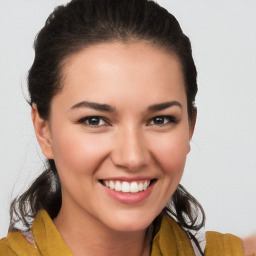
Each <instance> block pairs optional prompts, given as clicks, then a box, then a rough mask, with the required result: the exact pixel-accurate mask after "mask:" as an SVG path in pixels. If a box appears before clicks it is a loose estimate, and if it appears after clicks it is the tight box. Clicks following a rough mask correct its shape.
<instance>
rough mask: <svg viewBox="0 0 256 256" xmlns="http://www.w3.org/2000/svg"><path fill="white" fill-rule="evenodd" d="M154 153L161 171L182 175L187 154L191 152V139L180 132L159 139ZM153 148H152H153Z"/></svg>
mask: <svg viewBox="0 0 256 256" xmlns="http://www.w3.org/2000/svg"><path fill="white" fill-rule="evenodd" d="M157 141H158V143H157V145H155V146H154V150H152V153H153V155H154V158H155V159H156V161H157V162H158V165H160V167H161V169H162V170H163V171H164V172H165V173H166V174H170V175H178V176H180V175H182V173H183V169H184V165H185V162H186V157H187V154H188V152H189V150H190V146H189V138H188V136H186V133H184V132H180V133H175V134H170V135H169V136H162V137H159V138H158V140H157ZM151 148H152V147H151Z"/></svg>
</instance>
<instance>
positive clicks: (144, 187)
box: [143, 181, 148, 190]
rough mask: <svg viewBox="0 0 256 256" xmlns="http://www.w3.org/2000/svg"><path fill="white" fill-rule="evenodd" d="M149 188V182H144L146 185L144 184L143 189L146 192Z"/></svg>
mask: <svg viewBox="0 0 256 256" xmlns="http://www.w3.org/2000/svg"><path fill="white" fill-rule="evenodd" d="M147 187H148V182H147V181H145V182H144V184H143V189H144V190H146V189H147Z"/></svg>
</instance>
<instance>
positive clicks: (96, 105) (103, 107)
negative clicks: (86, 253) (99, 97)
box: [71, 101, 115, 112]
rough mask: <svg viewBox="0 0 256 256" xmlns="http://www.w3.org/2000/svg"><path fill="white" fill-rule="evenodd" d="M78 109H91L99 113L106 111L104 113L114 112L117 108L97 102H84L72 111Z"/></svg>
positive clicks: (75, 106) (76, 105)
mask: <svg viewBox="0 0 256 256" xmlns="http://www.w3.org/2000/svg"><path fill="white" fill-rule="evenodd" d="M77 108H91V109H95V110H99V111H104V112H114V111H115V108H114V107H112V106H110V105H107V104H99V103H96V102H88V101H82V102H79V103H77V104H75V105H74V106H73V107H71V109H72V110H73V109H77Z"/></svg>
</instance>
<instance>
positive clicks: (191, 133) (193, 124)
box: [189, 108, 197, 140]
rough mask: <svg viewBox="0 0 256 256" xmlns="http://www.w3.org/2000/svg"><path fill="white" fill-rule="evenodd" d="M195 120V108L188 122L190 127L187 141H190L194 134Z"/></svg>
mask: <svg viewBox="0 0 256 256" xmlns="http://www.w3.org/2000/svg"><path fill="white" fill-rule="evenodd" d="M196 118H197V109H196V108H195V109H194V110H193V113H192V117H191V120H190V127H189V139H190V140H191V139H192V136H193V134H194V130H195V126H196Z"/></svg>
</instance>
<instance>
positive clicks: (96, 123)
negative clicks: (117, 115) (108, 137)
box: [78, 116, 109, 128]
mask: <svg viewBox="0 0 256 256" xmlns="http://www.w3.org/2000/svg"><path fill="white" fill-rule="evenodd" d="M78 123H80V124H84V125H88V126H91V127H95V128H96V127H100V126H106V125H109V124H108V123H107V121H106V120H104V119H103V118H102V117H100V116H88V117H84V118H82V119H80V120H79V121H78Z"/></svg>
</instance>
